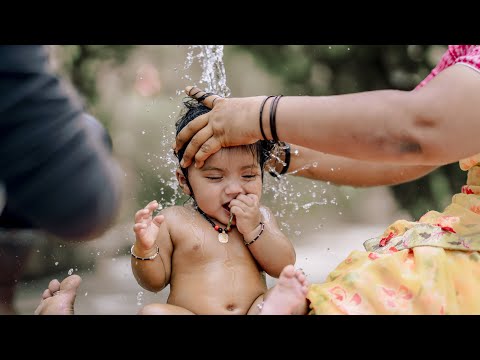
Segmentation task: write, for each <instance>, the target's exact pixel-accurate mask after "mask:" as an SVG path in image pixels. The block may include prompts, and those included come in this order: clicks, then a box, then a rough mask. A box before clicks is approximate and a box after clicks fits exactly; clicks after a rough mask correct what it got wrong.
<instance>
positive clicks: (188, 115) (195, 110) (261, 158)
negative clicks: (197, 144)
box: [175, 97, 273, 186]
mask: <svg viewBox="0 0 480 360" xmlns="http://www.w3.org/2000/svg"><path fill="white" fill-rule="evenodd" d="M183 105H184V106H185V107H184V109H183V110H182V112H181V114H180V118H179V119H178V120H177V121H176V123H175V128H176V134H175V136H176V135H178V133H179V132H180V131H181V130H182V129H183V128H184V127H185V126H187V125H188V124H189V123H190V122H191V121H192V120H193V119H196V118H197V117H199V116H200V115H203V114H206V113H208V112H209V111H210V109H209V108H208V107H206V106H205V105H203V104H201V103H199V102H198V101H197V100H195V99H192V98H190V97H189V98H185V100H184V101H183ZM188 144H189V142H187V143H185V145H184V146H183V147H182V148H181V149H180V150H179V151H178V153H176V154H175V156H176V157H177V158H178V162H180V161H181V160H182V158H183V154H184V153H185V149H186V148H187V145H188ZM242 146H244V147H245V148H246V149H248V150H250V151H251V152H252V154H253V155H254V156H256V159H257V160H258V162H259V165H260V169H261V170H262V178H263V168H264V165H265V162H266V161H267V160H268V158H269V156H270V152H271V151H272V149H273V142H271V141H265V140H260V141H257V142H256V143H254V144H250V145H242ZM181 169H182V172H183V174H184V175H185V177H186V178H187V182H188V169H187V168H181ZM189 186H190V185H189Z"/></svg>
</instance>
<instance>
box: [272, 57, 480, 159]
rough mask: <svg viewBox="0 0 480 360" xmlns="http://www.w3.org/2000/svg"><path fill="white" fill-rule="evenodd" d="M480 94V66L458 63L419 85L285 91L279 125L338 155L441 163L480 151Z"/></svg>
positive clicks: (298, 139) (284, 134)
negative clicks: (312, 93) (306, 93)
mask: <svg viewBox="0 0 480 360" xmlns="http://www.w3.org/2000/svg"><path fill="white" fill-rule="evenodd" d="M478 94H480V74H479V73H478V72H477V71H475V70H473V69H470V68H467V67H465V66H462V65H454V66H452V67H450V68H448V69H446V70H444V71H443V72H441V73H440V74H438V75H437V76H436V77H435V78H434V79H433V80H431V81H430V82H429V83H428V84H426V85H425V86H424V87H423V88H420V89H418V90H414V91H398V90H379V91H369V92H363V93H357V94H347V95H336V96H321V97H285V98H282V99H281V100H280V102H279V105H278V108H277V114H276V128H277V133H278V136H279V138H280V139H281V140H283V141H286V142H291V143H294V144H300V145H302V146H304V147H307V148H311V149H315V150H318V151H322V152H325V153H329V154H333V155H339V156H345V157H348V158H353V159H360V160H367V161H374V162H380V161H383V162H390V163H398V164H407V165H411V164H414V165H443V164H447V163H451V162H454V161H458V160H460V159H462V158H466V157H468V156H471V155H475V154H476V153H479V152H480V142H479V141H478V138H477V134H478V133H480V121H478V114H480V101H479V96H478ZM267 105H268V104H267ZM265 125H266V124H264V128H265V131H266V133H267V137H269V138H270V139H271V138H272V137H271V133H270V128H269V126H265ZM306 129H309V130H310V131H306Z"/></svg>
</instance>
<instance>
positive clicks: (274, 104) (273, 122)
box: [270, 95, 283, 142]
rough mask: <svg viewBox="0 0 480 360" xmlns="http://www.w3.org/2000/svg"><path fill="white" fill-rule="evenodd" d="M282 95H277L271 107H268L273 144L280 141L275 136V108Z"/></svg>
mask: <svg viewBox="0 0 480 360" xmlns="http://www.w3.org/2000/svg"><path fill="white" fill-rule="evenodd" d="M282 96H283V95H277V96H276V97H275V99H273V101H272V105H271V106H270V132H271V133H272V140H273V141H275V142H279V141H280V139H279V138H278V135H277V124H276V121H277V119H276V116H277V106H278V102H279V101H280V98H281V97H282Z"/></svg>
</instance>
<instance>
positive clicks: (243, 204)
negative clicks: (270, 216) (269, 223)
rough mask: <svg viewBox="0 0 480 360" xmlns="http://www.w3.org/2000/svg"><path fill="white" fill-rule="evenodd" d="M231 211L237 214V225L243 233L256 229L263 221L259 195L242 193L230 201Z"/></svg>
mask: <svg viewBox="0 0 480 360" xmlns="http://www.w3.org/2000/svg"><path fill="white" fill-rule="evenodd" d="M230 212H231V213H232V214H234V215H235V225H236V227H237V229H238V231H239V232H240V233H241V234H242V235H246V234H248V233H250V232H252V231H253V230H255V229H256V228H257V226H258V224H260V221H262V214H261V213H260V203H259V200H258V196H257V195H254V194H246V195H244V194H240V195H238V196H237V198H236V199H233V200H232V201H230Z"/></svg>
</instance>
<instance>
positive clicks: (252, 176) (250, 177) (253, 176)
mask: <svg viewBox="0 0 480 360" xmlns="http://www.w3.org/2000/svg"><path fill="white" fill-rule="evenodd" d="M243 177H244V178H246V179H255V178H256V177H257V175H256V174H251V175H243Z"/></svg>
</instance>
